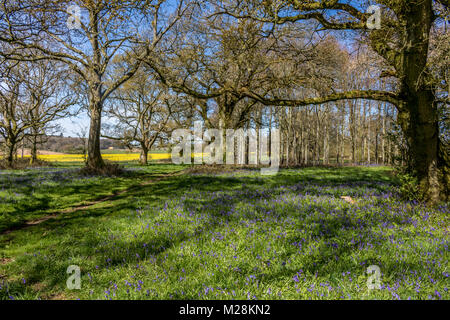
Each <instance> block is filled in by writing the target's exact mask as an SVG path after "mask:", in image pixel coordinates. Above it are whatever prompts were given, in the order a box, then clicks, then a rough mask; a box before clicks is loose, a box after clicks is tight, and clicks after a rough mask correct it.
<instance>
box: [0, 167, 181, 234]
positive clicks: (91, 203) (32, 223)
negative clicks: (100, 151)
mask: <svg viewBox="0 0 450 320" xmlns="http://www.w3.org/2000/svg"><path fill="white" fill-rule="evenodd" d="M187 170H188V169H183V170H180V171H175V172H172V173H168V174H164V175H160V176H156V177H154V178H152V179H150V180H147V181H145V182H143V183H140V184H137V185H132V186H130V187H128V188H126V189H124V190H121V191H119V192H114V193H113V194H112V195H109V196H106V197H104V198H101V199H98V200H94V201H89V202H87V203H83V204H80V205H77V206H73V207H70V208H67V209H64V210H60V211H55V212H53V213H51V214H49V215H47V216H44V217H41V218H39V219H35V220H29V221H26V222H24V223H23V224H21V225H20V226H16V227H13V228H10V229H7V230H4V231H2V232H1V233H0V236H1V235H7V234H10V233H11V232H14V231H17V230H22V229H25V228H29V227H32V226H36V225H39V224H41V223H43V222H45V221H47V220H50V219H54V218H56V217H58V216H59V215H61V214H65V213H74V212H78V211H82V210H86V209H89V208H90V207H92V206H94V205H96V204H99V203H102V202H106V201H109V200H112V199H114V198H115V197H118V196H120V195H123V194H125V193H127V192H130V190H132V189H134V188H136V187H143V186H146V185H149V184H152V183H155V182H158V181H161V180H165V179H168V178H171V177H175V176H179V175H182V174H183V173H185V172H186V171H187Z"/></svg>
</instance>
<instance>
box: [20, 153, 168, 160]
mask: <svg viewBox="0 0 450 320" xmlns="http://www.w3.org/2000/svg"><path fill="white" fill-rule="evenodd" d="M29 157H30V156H25V158H29ZM38 158H39V159H41V160H44V161H50V162H83V161H84V156H83V155H82V154H52V155H38ZM102 158H103V159H105V160H109V161H117V162H122V161H137V160H139V153H117V154H102ZM170 158H171V154H170V153H155V154H149V155H148V159H149V160H167V159H170Z"/></svg>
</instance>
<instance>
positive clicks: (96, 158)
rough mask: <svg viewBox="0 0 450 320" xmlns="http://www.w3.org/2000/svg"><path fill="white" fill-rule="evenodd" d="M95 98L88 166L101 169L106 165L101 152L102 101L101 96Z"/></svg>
mask: <svg viewBox="0 0 450 320" xmlns="http://www.w3.org/2000/svg"><path fill="white" fill-rule="evenodd" d="M93 100H94V101H91V103H90V111H91V125H90V128H89V140H88V158H87V166H88V167H91V168H95V169H99V168H102V167H103V166H104V165H105V163H104V162H103V159H102V155H101V153H100V131H101V123H102V103H101V102H100V99H99V97H94V98H93Z"/></svg>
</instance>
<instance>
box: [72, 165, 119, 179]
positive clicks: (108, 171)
mask: <svg viewBox="0 0 450 320" xmlns="http://www.w3.org/2000/svg"><path fill="white" fill-rule="evenodd" d="M123 172H124V167H123V166H122V165H120V164H118V163H109V162H105V165H104V166H103V167H101V168H93V167H89V166H86V167H84V168H82V169H81V171H80V173H81V174H82V175H86V176H108V177H116V176H120V175H121V174H122V173H123Z"/></svg>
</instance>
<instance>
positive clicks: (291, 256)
mask: <svg viewBox="0 0 450 320" xmlns="http://www.w3.org/2000/svg"><path fill="white" fill-rule="evenodd" d="M184 169H186V168H185V167H182V166H176V165H171V164H152V165H149V166H147V167H140V166H135V165H133V166H129V167H127V171H126V172H125V173H124V174H123V175H121V176H119V177H89V176H82V175H80V173H79V168H77V167H76V166H73V165H71V166H67V167H56V168H41V169H30V170H21V171H0V299H78V298H79V299H449V298H450V295H449V293H448V286H449V279H448V276H449V270H448V265H449V263H448V261H449V250H448V244H449V231H450V230H449V222H450V215H449V211H450V210H449V209H450V204H448V203H447V204H441V205H439V206H436V207H433V208H432V207H427V206H425V205H423V204H419V203H413V202H405V201H403V200H401V199H400V197H399V195H398V194H397V190H398V182H397V181H396V179H395V178H394V177H393V175H392V173H391V170H390V169H389V168H387V167H343V168H302V169H282V170H280V172H279V173H278V174H277V175H274V176H261V175H260V172H259V170H251V169H248V168H247V169H237V170H227V172H220V171H205V172H202V171H201V170H199V171H195V170H192V171H183V172H181V170H184ZM71 265H76V266H79V267H80V269H81V289H79V290H77V289H75V290H69V289H68V288H67V285H66V282H67V280H68V278H69V277H70V274H68V273H67V269H68V267H69V266H71ZM369 266H376V267H375V269H377V270H378V268H379V270H380V277H379V279H380V288H379V289H376V288H375V289H369V288H368V280H369V282H370V283H375V284H376V280H375V278H376V274H372V275H371V274H368V272H367V269H368V267H369Z"/></svg>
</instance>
